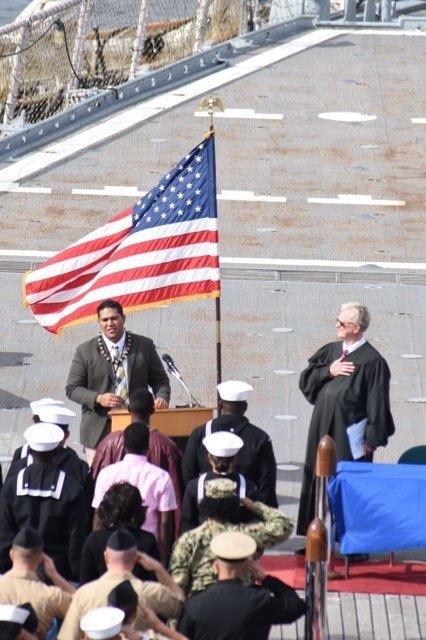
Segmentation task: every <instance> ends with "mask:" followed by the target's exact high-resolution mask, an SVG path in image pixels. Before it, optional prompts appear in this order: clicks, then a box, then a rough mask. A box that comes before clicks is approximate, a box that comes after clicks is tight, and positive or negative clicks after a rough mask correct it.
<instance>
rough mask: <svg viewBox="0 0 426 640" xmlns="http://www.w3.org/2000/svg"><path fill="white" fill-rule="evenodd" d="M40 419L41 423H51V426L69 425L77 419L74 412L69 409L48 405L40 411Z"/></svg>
mask: <svg viewBox="0 0 426 640" xmlns="http://www.w3.org/2000/svg"><path fill="white" fill-rule="evenodd" d="M38 417H39V418H40V420H41V422H50V423H51V424H61V425H67V426H68V425H69V424H70V422H72V420H73V418H75V413H74V411H71V409H68V408H67V407H55V406H52V405H46V406H44V407H40V408H39V410H38Z"/></svg>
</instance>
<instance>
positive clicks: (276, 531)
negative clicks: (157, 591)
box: [170, 502, 293, 597]
mask: <svg viewBox="0 0 426 640" xmlns="http://www.w3.org/2000/svg"><path fill="white" fill-rule="evenodd" d="M253 512H254V514H255V515H256V516H257V518H258V519H259V520H260V522H259V520H257V521H255V522H250V523H242V524H229V523H222V522H218V521H216V520H206V521H205V522H203V524H202V525H200V526H199V527H197V528H196V529H191V531H187V532H186V533H184V534H183V535H182V536H181V537H180V538H179V539H178V540H177V542H176V543H175V545H174V548H173V551H172V557H171V560H170V573H171V574H172V576H173V578H174V580H175V581H176V582H177V584H178V585H179V586H180V587H181V588H182V589H183V591H184V592H185V594H186V596H187V597H189V596H191V595H192V594H193V593H195V592H196V591H202V590H203V589H205V588H206V587H207V586H208V585H209V584H212V583H213V582H215V581H216V579H217V574H216V571H215V569H214V566H213V561H214V556H213V554H212V553H211V551H210V541H211V539H212V538H213V537H214V536H215V535H217V534H218V533H222V532H223V531H243V532H244V533H247V534H248V535H250V536H251V537H252V538H254V540H255V541H256V543H257V555H260V554H261V553H262V551H263V549H264V548H265V547H273V546H274V545H276V544H278V543H279V542H282V541H283V540H286V539H287V538H288V537H289V535H290V534H291V532H292V530H293V523H292V521H291V520H290V519H289V518H287V517H286V516H285V515H284V514H283V513H281V511H279V510H278V509H273V508H272V507H267V506H266V505H265V504H262V503H260V502H256V503H255V508H254V509H253Z"/></svg>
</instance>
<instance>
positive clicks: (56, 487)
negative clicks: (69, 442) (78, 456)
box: [0, 463, 87, 581]
mask: <svg viewBox="0 0 426 640" xmlns="http://www.w3.org/2000/svg"><path fill="white" fill-rule="evenodd" d="M85 507H86V505H85V501H84V496H83V492H82V490H81V484H80V482H79V481H78V480H76V479H75V478H73V477H71V476H70V475H68V474H67V473H66V472H65V471H63V470H62V469H60V468H58V467H57V466H56V465H54V464H34V463H33V464H31V465H30V466H28V467H24V468H23V469H22V470H21V471H20V472H19V473H18V474H17V475H16V476H14V477H11V478H9V479H8V480H6V482H5V483H4V486H3V488H2V490H1V493H0V571H1V573H4V572H5V571H7V570H9V569H10V568H11V562H10V559H9V550H10V547H11V546H12V541H13V538H14V537H15V535H16V534H17V533H18V531H19V530H20V529H22V528H23V527H26V526H31V527H33V528H34V529H36V530H37V531H38V532H39V534H40V535H41V537H42V538H43V541H44V550H45V552H46V553H47V555H49V556H51V558H52V559H53V561H54V562H55V566H56V568H57V570H58V572H59V573H60V574H61V575H62V576H64V578H67V579H68V580H70V579H73V580H76V581H77V580H78V576H79V571H80V555H81V549H82V547H83V543H84V541H85V539H86V535H87V527H86V518H85V517H84V516H85Z"/></svg>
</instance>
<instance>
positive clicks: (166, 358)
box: [161, 353, 180, 376]
mask: <svg viewBox="0 0 426 640" xmlns="http://www.w3.org/2000/svg"><path fill="white" fill-rule="evenodd" d="M161 357H162V359H163V360H164V362H165V363H166V365H167V368H168V370H169V371H170V373H174V374H177V375H178V376H180V373H179V370H178V368H177V367H176V365H175V363H174V362H173V358H172V357H171V356H169V354H168V353H163V355H162V356H161Z"/></svg>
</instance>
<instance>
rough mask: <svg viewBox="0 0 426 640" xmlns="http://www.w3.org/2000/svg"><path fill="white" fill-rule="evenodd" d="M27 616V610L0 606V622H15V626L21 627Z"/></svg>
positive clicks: (11, 605)
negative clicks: (19, 625)
mask: <svg viewBox="0 0 426 640" xmlns="http://www.w3.org/2000/svg"><path fill="white" fill-rule="evenodd" d="M29 615H30V612H29V610H28V609H24V607H16V606H15V605H14V604H0V620H1V621H2V622H15V624H21V625H22V624H24V622H25V620H26V619H27V618H28V616H29Z"/></svg>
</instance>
